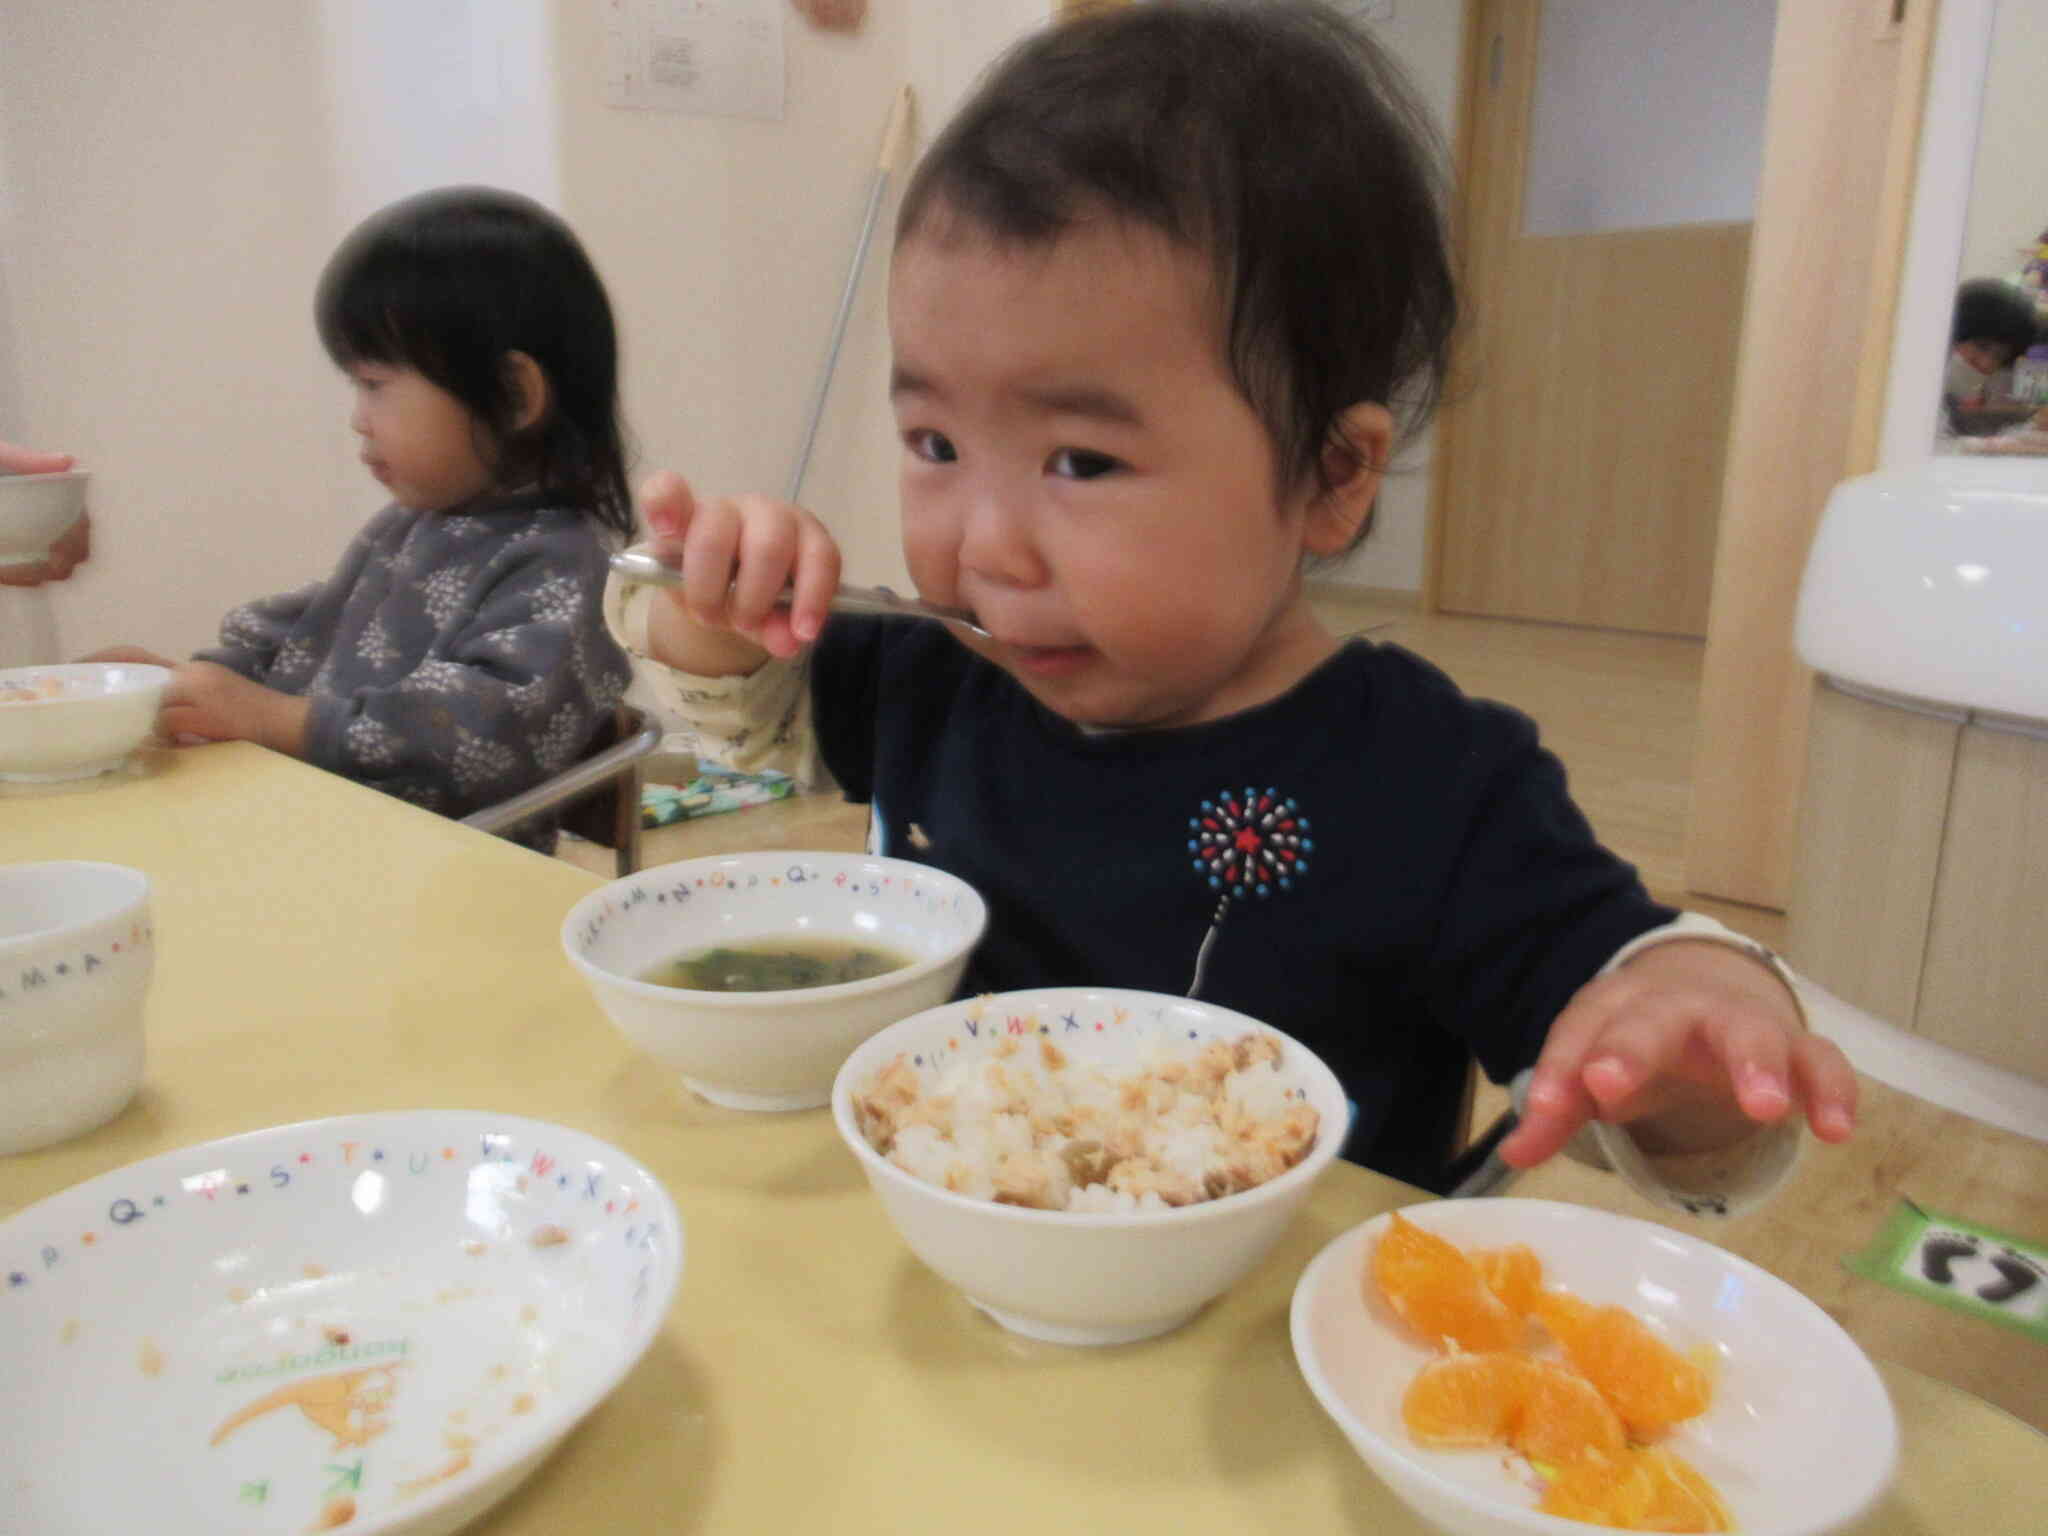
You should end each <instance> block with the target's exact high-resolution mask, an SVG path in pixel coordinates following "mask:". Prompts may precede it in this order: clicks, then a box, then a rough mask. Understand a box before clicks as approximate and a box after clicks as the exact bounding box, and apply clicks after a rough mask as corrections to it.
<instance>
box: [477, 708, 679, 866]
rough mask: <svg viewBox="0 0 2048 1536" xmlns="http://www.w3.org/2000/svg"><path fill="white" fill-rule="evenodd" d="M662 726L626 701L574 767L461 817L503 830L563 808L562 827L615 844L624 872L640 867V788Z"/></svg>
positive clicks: (482, 828) (658, 743) (605, 844)
mask: <svg viewBox="0 0 2048 1536" xmlns="http://www.w3.org/2000/svg"><path fill="white" fill-rule="evenodd" d="M661 739H662V732H661V727H660V726H659V725H656V724H653V723H651V722H650V721H649V720H648V719H647V717H646V715H645V714H644V713H642V712H641V711H640V710H638V709H635V708H634V707H633V706H632V705H630V704H621V705H619V706H618V708H617V709H616V710H614V711H613V714H612V718H611V719H610V720H609V721H607V722H606V724H605V725H604V726H603V727H602V728H601V729H600V730H599V731H598V734H597V737H596V739H595V740H594V741H593V742H592V744H591V750H590V751H589V752H588V753H587V754H586V755H585V756H584V758H583V760H582V761H581V762H579V763H577V764H576V765H575V766H574V767H573V768H566V769H564V770H563V771H562V772H560V773H558V774H556V775H555V776H554V777H553V778H552V779H549V780H547V781H546V782H545V783H541V784H536V785H535V786H534V787H533V788H532V789H529V790H527V791H525V792H524V793H522V794H517V795H514V796H512V797H511V798H510V799H509V800H501V801H500V802H499V803H498V804H496V805H492V806H486V807H485V808H484V809H483V810H481V811H477V812H475V813H473V814H471V815H468V816H465V817H463V818H462V822H463V825H464V826H469V827H475V828H477V829H478V830H479V831H484V832H492V833H497V834H499V835H503V834H504V833H506V832H508V831H510V829H511V828H512V827H514V826H516V825H517V824H518V823H520V822H522V821H525V820H526V819H527V818H529V817H531V816H535V815H538V814H539V813H541V812H543V811H551V810H556V809H558V808H560V809H561V811H562V818H561V820H562V827H563V829H564V830H565V831H568V832H572V833H574V834H575V835H576V836H578V837H582V838H585V839H587V840H588V841H590V842H593V843H596V844H598V845H599V846H600V847H605V848H610V849H611V850H612V851H613V853H614V854H615V855H616V858H615V863H616V865H617V868H618V872H619V874H620V875H622V876H623V875H630V874H632V873H633V871H635V870H636V869H638V868H639V867H640V791H641V770H642V765H643V762H644V760H645V759H646V758H647V757H649V756H650V755H652V754H653V753H654V752H655V751H656V750H657V749H658V748H659V747H660V746H661Z"/></svg>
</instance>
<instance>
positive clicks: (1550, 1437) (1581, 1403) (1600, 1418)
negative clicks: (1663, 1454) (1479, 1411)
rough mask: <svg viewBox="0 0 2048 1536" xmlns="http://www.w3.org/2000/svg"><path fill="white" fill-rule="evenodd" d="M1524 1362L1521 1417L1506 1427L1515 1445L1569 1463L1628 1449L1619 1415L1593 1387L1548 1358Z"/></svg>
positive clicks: (1534, 1456)
mask: <svg viewBox="0 0 2048 1536" xmlns="http://www.w3.org/2000/svg"><path fill="white" fill-rule="evenodd" d="M1526 1363H1527V1365H1528V1368H1529V1374H1528V1382H1527V1387H1526V1389H1525V1395H1524V1397H1523V1399H1522V1416H1521V1419H1520V1421H1519V1422H1518V1423H1517V1424H1516V1425H1515V1427H1514V1428H1513V1429H1512V1430H1511V1431H1510V1438H1511V1440H1512V1442H1513V1444H1514V1447H1515V1449H1516V1450H1518V1451H1520V1452H1521V1453H1522V1454H1523V1455H1525V1456H1527V1457H1529V1458H1530V1459H1531V1460H1532V1461H1541V1462H1548V1463H1550V1464H1551V1465H1553V1466H1569V1465H1570V1464H1571V1463H1573V1462H1575V1461H1580V1460H1583V1459H1584V1458H1585V1457H1587V1456H1608V1457H1613V1456H1618V1455H1620V1454H1621V1453H1622V1452H1623V1451H1624V1450H1626V1449H1627V1448H1628V1436H1627V1435H1626V1434H1625V1433H1623V1431H1622V1427H1621V1416H1620V1415H1619V1414H1617V1413H1616V1412H1615V1411H1614V1408H1613V1406H1612V1405H1611V1404H1610V1403H1609V1402H1608V1401H1607V1399H1606V1398H1604V1397H1602V1396H1601V1395H1600V1389H1599V1388H1598V1387H1596V1386H1594V1385H1593V1383H1591V1382H1590V1381H1588V1380H1586V1378H1585V1377H1583V1376H1581V1375H1579V1373H1578V1372H1576V1371H1573V1370H1568V1369H1567V1368H1566V1367H1564V1366H1562V1365H1557V1364H1554V1363H1553V1362H1551V1361H1548V1360H1530V1361H1527V1362H1526Z"/></svg>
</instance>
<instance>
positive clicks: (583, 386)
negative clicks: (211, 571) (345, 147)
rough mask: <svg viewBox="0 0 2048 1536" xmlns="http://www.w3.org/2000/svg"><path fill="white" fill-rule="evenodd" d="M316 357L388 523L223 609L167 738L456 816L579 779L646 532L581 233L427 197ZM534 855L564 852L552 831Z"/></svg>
mask: <svg viewBox="0 0 2048 1536" xmlns="http://www.w3.org/2000/svg"><path fill="white" fill-rule="evenodd" d="M315 312H316V318H317V321H318V325H319V330H320V339H321V341H322V342H323V343H324V344H325V346H326V348H327V352H328V355H329V356H330V357H332V358H333V359H334V361H335V363H336V364H337V365H338V366H339V367H340V368H341V370H342V372H343V373H344V374H345V375H346V376H347V377H348V380H349V383H350V385H351V387H352V389H353V391H354V401H355V404H354V411H353V414H352V416H351V418H350V425H351V426H352V427H353V428H354V430H355V431H356V433H357V435H358V436H359V437H360V438H361V439H362V458H363V462H364V464H365V465H366V466H367V467H368V468H369V471H370V473H371V475H372V476H373V477H375V478H376V479H377V480H378V481H379V482H380V483H381V484H382V485H384V486H385V487H386V488H387V489H388V490H389V492H390V494H391V497H392V504H391V505H390V506H389V507H387V508H385V510H384V511H382V512H380V513H378V514H377V515H376V516H375V517H374V518H372V519H371V520H370V522H369V524H368V525H367V526H366V527H365V528H364V529H363V530H362V531H361V532H360V533H358V534H357V535H356V537H355V539H354V541H353V542H352V543H350V545H349V546H348V548H347V550H345V551H344V552H343V554H342V558H341V563H340V564H339V565H338V566H337V567H336V568H335V570H334V572H333V574H332V575H330V576H329V577H328V578H327V579H326V580H324V581H317V582H314V583H312V584H311V585H309V586H305V587H302V588H300V589H298V590H297V591H293V592H288V593H285V594H283V595H281V596H277V597H268V598H261V599H258V600H257V601H255V602H251V603H246V604H244V605H243V606H241V607H239V608H236V609H234V610H233V611H232V612H230V613H229V614H228V615H227V617H226V618H225V619H224V620H223V621H222V624H221V643H220V645H219V647H218V648H216V649H213V650H210V651H202V652H200V653H199V654H198V656H196V657H195V658H194V659H193V660H192V661H189V662H186V663H184V664H183V665H179V664H176V663H172V662H168V661H164V660H163V658H161V657H157V656H154V655H152V654H151V653H149V652H147V651H141V650H137V649H136V648H133V647H126V646H123V647H117V648H114V649H112V650H108V651H102V652H100V653H98V655H97V657H95V658H90V659H104V660H143V661H155V662H159V663H160V664H162V665H166V666H171V667H173V669H174V670H173V676H172V679H171V682H170V685H169V687H168V688H167V689H166V691H165V694H164V702H163V710H162V715H161V719H160V728H161V729H162V731H163V732H164V734H166V735H169V736H171V737H173V738H174V739H181V740H191V739H194V738H197V739H201V740H233V739H240V740H246V741H254V742H257V743H260V744H261V745H263V746H267V747H271V748H273V749H275V750H277V751H280V752H285V753H289V754H290V755H292V756H294V757H301V758H304V759H305V760H307V761H308V762H311V763H314V764H317V765H318V766H320V767H322V768H327V769H330V770H331V771H333V772H335V773H339V774H344V775H346V776H347V777H349V778H352V779H357V780H360V781H361V782H362V783H365V784H368V785H370V786H372V787H373V788H376V789H381V790H384V791H386V792H387V793H390V794H394V795H398V796H401V797H402V798H404V799H406V800H410V801H412V802H413V803H415V804H418V805H422V806H425V807H426V808H428V809H429V810H434V811H439V812H441V813H442V814H444V815H448V816H462V815H466V814H468V813H469V812H472V811H475V810H478V809H480V808H482V807H484V806H487V805H492V804H495V803H497V802H498V801H501V800H504V799H506V798H508V797H509V796H511V795H514V794H517V793H519V792H520V791H521V790H525V789H529V788H531V787H532V786H533V785H535V784H537V783H540V782H542V781H543V780H545V779H547V778H549V777H550V776H552V775H554V774H555V773H558V772H560V771H561V770H562V769H564V768H566V767H568V766H569V765H570V764H572V763H574V762H576V761H577V760H578V759H579V758H580V757H582V756H584V755H585V753H586V751H587V749H588V747H589V745H590V743H591V741H592V739H593V737H594V736H595V735H596V733H597V732H598V730H599V729H600V728H601V727H602V726H604V725H605V724H607V723H608V722H609V720H610V717H611V711H612V709H613V707H614V705H615V704H616V703H617V702H618V699H619V697H620V695H621V694H622V693H623V692H624V690H625V687H626V684H627V682H628V681H629V680H630V676H631V669H630V665H629V663H628V662H627V660H626V658H625V656H624V655H623V654H622V653H621V652H620V650H619V648H618V647H617V646H616V645H615V644H614V643H613V642H612V640H611V638H610V637H609V636H608V635H607V634H606V632H605V626H604V621H603V617H602V612H601V606H600V604H601V598H602V594H603V590H604V573H605V561H606V558H607V555H608V553H609V550H610V548H611V547H613V546H614V545H616V543H617V542H618V541H619V539H620V538H621V537H623V536H624V535H626V534H628V533H630V532H631V529H632V506H631V499H630V495H629V492H628V491H627V488H626V481H625V464H624V450H623V447H622V442H621V434H620V428H619V421H618V381H617V343H616V338H615V335H614V331H613V326H612V314H611V305H610V302H609V300H608V299H607V298H606V296H605V291H604V287H603V284H602V283H601V282H600V280H599V278H598V276H597V272H596V270H595V269H594V268H593V267H592V266H591V263H590V259H589V257H588V256H587V255H586V254H585V253H584V251H583V248H582V246H581V245H580V244H579V243H578V241H577V239H576V237H575V235H574V234H573V233H572V232H571V231H570V230H569V229H568V227H567V226H566V225H565V224H563V223H562V221H561V220H560V219H558V218H556V217H555V216H554V215H553V214H552V213H550V212H548V211H547V210H546V209H544V208H542V207H541V206H540V205H539V204H537V203H534V202H532V201H530V200H529V199H527V198H523V197H519V196H516V195H515V194H512V193H508V192H501V191H496V190H493V189H490V188H484V187H458V188H447V189H442V190H439V191H434V192H428V193H423V194H421V195H419V196H417V197H413V198H409V199H407V200H405V201H403V202H400V203H397V204H395V205H393V206H392V207H390V208H387V209H385V210H384V211H383V212H381V213H379V214H376V215H375V216H373V217H372V218H370V219H369V220H367V221H366V222H365V223H364V224H363V225H362V226H360V227H359V228H358V229H357V230H355V232H354V233H352V234H351V235H350V236H349V237H348V238H347V239H346V240H345V241H344V242H343V243H342V245H341V247H340V249H339V250H338V251H337V252H336V253H335V255H334V257H333V258H332V260H331V261H330V262H329V263H328V266H327V270H326V271H325V273H324V274H323V275H322V277H321V279H320V285H319V292H318V296H317V299H316V303H315ZM519 836H520V838H521V840H522V841H525V842H528V843H529V844H531V845H532V846H535V847H538V848H541V849H543V850H545V849H548V848H551V847H552V846H553V844H554V838H555V832H554V826H553V824H552V823H551V822H548V823H536V824H530V825H529V826H527V827H525V828H523V829H522V830H521V832H520V833H519Z"/></svg>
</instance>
